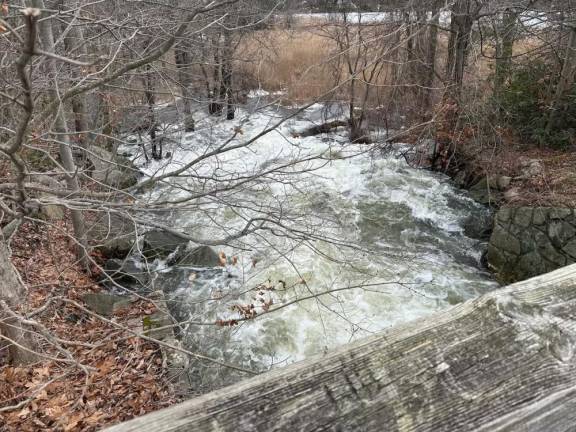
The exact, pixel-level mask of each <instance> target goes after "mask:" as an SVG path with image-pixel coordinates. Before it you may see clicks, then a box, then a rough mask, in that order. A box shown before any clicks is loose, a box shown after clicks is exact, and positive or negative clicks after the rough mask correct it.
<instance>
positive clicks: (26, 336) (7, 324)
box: [0, 233, 39, 366]
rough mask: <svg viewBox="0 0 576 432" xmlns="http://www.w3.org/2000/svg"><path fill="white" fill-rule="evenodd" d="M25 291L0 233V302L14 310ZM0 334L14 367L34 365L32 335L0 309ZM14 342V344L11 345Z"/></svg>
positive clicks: (35, 345) (37, 357)
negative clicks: (5, 343) (4, 339)
mask: <svg viewBox="0 0 576 432" xmlns="http://www.w3.org/2000/svg"><path fill="white" fill-rule="evenodd" d="M25 296H26V290H25V289H24V286H22V283H21V282H20V279H19V278H18V275H17V273H16V270H15V269H14V267H13V266H12V263H11V262H10V255H9V253H8V248H7V245H6V243H5V241H4V238H3V236H2V234H1V233H0V300H2V301H4V302H5V303H6V304H7V305H8V307H9V308H16V307H17V306H19V305H20V304H22V302H23V301H24V300H25ZM0 333H1V334H2V335H3V336H4V337H6V338H7V339H9V340H8V353H9V361H10V363H11V364H13V365H15V366H21V365H27V364H31V363H35V362H37V361H38V360H39V356H38V355H37V354H35V351H36V350H37V342H36V340H35V338H34V335H33V333H30V332H28V331H26V330H25V329H24V328H23V327H22V325H21V323H19V322H18V321H17V320H16V319H15V318H13V317H11V316H8V315H7V314H6V311H4V310H3V309H2V308H1V307H0ZM12 342H14V343H12Z"/></svg>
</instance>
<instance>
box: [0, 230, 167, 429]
mask: <svg viewBox="0 0 576 432" xmlns="http://www.w3.org/2000/svg"><path fill="white" fill-rule="evenodd" d="M70 236H71V226H70V223H69V222H67V219H64V220H62V221H57V222H53V223H50V224H46V223H42V224H36V223H26V224H24V225H22V226H21V227H20V229H19V230H18V233H17V234H16V235H15V237H14V238H13V239H12V242H11V248H12V261H13V264H14V265H15V266H16V268H17V269H18V270H19V272H20V274H21V275H22V279H23V282H24V283H25V285H26V287H27V288H28V302H27V303H28V304H27V305H26V309H24V308H22V310H21V311H20V312H22V313H30V311H33V310H37V311H39V313H37V314H35V315H34V316H33V317H32V319H33V320H36V321H37V322H38V323H40V324H41V325H42V326H44V327H46V328H47V329H48V331H49V332H50V333H51V334H52V335H54V336H55V337H57V338H59V339H60V340H59V344H60V347H61V348H63V349H65V350H67V351H68V353H69V354H70V355H71V357H70V358H67V357H66V354H64V353H63V352H62V351H58V350H57V349H56V348H55V347H54V346H53V344H51V343H48V341H46V340H42V342H41V351H42V355H43V356H46V357H47V358H46V361H43V362H42V363H39V364H35V365H31V366H30V367H11V366H8V365H7V364H6V360H7V358H6V354H7V353H6V348H5V347H0V430H2V431H21V432H26V431H38V430H43V431H72V430H74V431H94V430H97V429H100V428H102V427H104V426H107V425H111V424H114V423H118V422H121V421H125V420H128V419H130V418H133V417H136V416H140V415H142V414H145V413H148V412H151V411H155V410H157V409H160V408H163V407H166V406H168V405H170V404H173V403H174V402H175V401H176V398H175V396H174V393H173V391H172V388H171V385H170V384H169V382H168V381H167V379H165V375H164V369H163V367H162V356H161V353H160V350H159V348H158V346H156V345H155V344H152V343H148V342H146V341H143V340H141V339H140V338H137V337H133V335H132V334H131V333H129V332H127V331H124V330H122V329H120V328H119V327H118V326H116V325H112V324H110V323H106V322H104V321H103V320H102V319H100V318H98V317H96V316H95V315H92V314H90V313H88V310H87V309H86V310H84V309H82V308H79V307H77V306H75V305H74V304H72V303H69V302H67V301H74V302H77V303H78V304H79V305H83V302H82V298H83V296H84V295H85V294H87V293H95V292H99V291H100V290H101V288H100V287H99V286H98V284H97V280H98V278H99V275H98V274H97V273H94V274H92V275H87V274H86V273H85V272H83V271H82V269H81V268H80V266H79V265H78V263H77V262H76V260H75V256H74V253H73V249H74V248H73V243H72V242H71V240H70V238H71V237H70ZM154 312H155V308H154V306H153V305H152V304H151V303H149V302H145V301H133V302H131V303H129V304H128V305H126V306H125V307H123V308H121V309H119V310H117V311H115V313H114V315H113V316H111V317H108V319H110V320H113V321H114V322H115V323H117V324H118V325H121V326H126V327H134V326H137V325H140V326H141V321H142V317H143V316H147V315H151V314H152V313H154ZM49 358H52V359H54V358H58V360H59V361H55V360H50V359H49ZM63 359H64V360H63ZM86 372H88V373H86Z"/></svg>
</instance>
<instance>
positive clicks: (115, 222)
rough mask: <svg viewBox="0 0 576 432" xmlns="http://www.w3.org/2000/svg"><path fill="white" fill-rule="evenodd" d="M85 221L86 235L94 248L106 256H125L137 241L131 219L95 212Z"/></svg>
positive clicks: (135, 230)
mask: <svg viewBox="0 0 576 432" xmlns="http://www.w3.org/2000/svg"><path fill="white" fill-rule="evenodd" d="M91 219H92V220H91V221H89V222H87V224H86V225H87V236H88V241H89V243H90V245H91V246H92V247H93V248H94V250H97V251H99V252H100V253H101V254H102V255H103V256H105V257H107V258H125V257H126V256H127V255H128V254H130V253H131V252H132V250H133V248H134V246H135V244H136V242H137V239H138V232H137V229H136V226H135V225H134V223H133V222H132V221H129V220H126V219H124V218H121V217H120V216H118V215H116V214H114V213H105V214H97V215H95V217H94V218H91Z"/></svg>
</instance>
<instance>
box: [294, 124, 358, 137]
mask: <svg viewBox="0 0 576 432" xmlns="http://www.w3.org/2000/svg"><path fill="white" fill-rule="evenodd" d="M349 125H350V122H349V121H347V120H333V121H329V122H326V123H322V124H320V125H315V126H310V127H309V128H307V129H304V130H303V131H301V132H296V133H295V134H294V136H298V137H302V138H305V137H310V136H315V135H320V134H325V133H330V132H332V131H333V130H334V129H336V128H339V127H348V126H349Z"/></svg>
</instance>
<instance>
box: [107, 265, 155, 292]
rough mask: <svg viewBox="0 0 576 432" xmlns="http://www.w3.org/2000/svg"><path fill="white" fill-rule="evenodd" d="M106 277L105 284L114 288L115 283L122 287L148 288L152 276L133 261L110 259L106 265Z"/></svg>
mask: <svg viewBox="0 0 576 432" xmlns="http://www.w3.org/2000/svg"><path fill="white" fill-rule="evenodd" d="M104 273H105V275H106V277H105V279H104V283H105V284H106V285H108V286H114V284H113V283H112V282H111V281H114V282H115V283H117V284H118V285H121V286H134V287H137V288H142V287H146V286H147V285H148V283H149V282H150V274H149V272H148V271H146V269H145V268H143V267H142V266H141V265H139V264H138V263H136V262H135V261H133V260H131V259H127V260H121V259H109V260H107V261H106V264H104Z"/></svg>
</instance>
